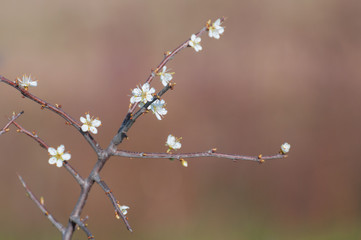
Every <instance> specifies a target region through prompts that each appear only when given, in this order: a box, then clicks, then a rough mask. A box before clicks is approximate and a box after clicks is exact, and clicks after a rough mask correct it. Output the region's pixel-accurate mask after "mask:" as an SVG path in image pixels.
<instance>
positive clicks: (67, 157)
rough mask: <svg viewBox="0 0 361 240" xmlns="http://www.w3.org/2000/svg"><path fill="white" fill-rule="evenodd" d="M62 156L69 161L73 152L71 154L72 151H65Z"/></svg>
mask: <svg viewBox="0 0 361 240" xmlns="http://www.w3.org/2000/svg"><path fill="white" fill-rule="evenodd" d="M62 158H63V160H65V161H69V160H70V158H71V154H70V153H64V154H63V155H62Z"/></svg>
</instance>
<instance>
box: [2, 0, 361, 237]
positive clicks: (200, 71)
mask: <svg viewBox="0 0 361 240" xmlns="http://www.w3.org/2000/svg"><path fill="white" fill-rule="evenodd" d="M360 13H361V2H360V1H342V0H318V1H311V0H306V1H293V0H271V1H266V0H260V1H246V0H240V1H232V0H225V1H215V0H209V1H197V0H195V1H181V0H176V1H161V0H155V1H118V0H106V1H95V0H87V1H85V0H78V1H70V0H63V1H59V0H55V1H45V0H32V1H24V0H19V1H10V0H4V1H2V2H1V15H0V32H1V38H0V74H1V75H4V76H5V77H7V78H9V79H16V77H18V76H21V75H22V74H24V73H27V74H30V73H31V74H32V76H34V77H35V78H36V79H38V80H39V84H38V87H37V88H31V89H30V91H31V92H33V93H34V94H36V95H37V96H39V97H40V98H43V99H46V100H48V101H49V102H51V103H54V104H55V103H58V104H61V105H62V106H63V109H64V110H65V111H66V112H67V113H69V114H70V115H72V116H73V117H74V118H76V119H78V118H79V117H80V116H82V115H84V113H85V112H87V111H90V113H91V114H92V115H95V116H98V117H99V118H100V119H101V121H102V123H103V126H102V127H100V128H99V134H98V135H97V136H96V139H97V140H98V142H99V143H100V144H101V145H102V146H103V147H105V146H107V144H108V143H109V141H110V140H111V138H112V136H113V135H114V133H115V132H116V131H117V130H118V128H119V126H120V124H121V121H122V119H123V117H124V116H125V113H126V111H127V110H128V105H129V96H130V94H131V91H130V89H133V88H134V87H135V86H136V85H138V84H141V83H142V82H144V81H145V79H146V78H147V76H148V74H149V73H150V70H151V68H155V67H156V65H157V64H158V63H159V62H160V61H161V60H162V57H163V53H164V52H166V51H168V50H172V49H174V48H175V47H176V46H178V45H179V44H180V43H182V42H184V41H185V40H186V39H187V38H189V37H190V36H191V34H192V33H195V32H197V31H199V30H200V29H201V28H202V27H203V25H204V24H205V23H206V21H207V20H208V19H212V20H215V19H217V18H218V17H221V16H225V17H226V18H227V20H226V22H225V24H224V25H225V26H226V30H225V33H224V35H223V36H222V37H221V39H220V40H214V39H209V38H208V37H207V36H206V35H204V37H203V38H202V46H203V50H202V51H201V52H199V53H196V52H194V51H193V50H192V49H186V50H185V51H183V52H182V53H180V54H178V55H177V56H176V57H175V59H174V60H173V61H171V62H170V63H169V64H168V65H167V66H168V68H171V69H172V71H174V72H175V75H174V81H175V82H176V83H177V85H176V88H175V90H174V91H172V92H170V93H169V94H167V95H166V96H165V101H166V102H167V108H168V114H167V116H166V117H165V118H164V119H163V120H162V121H158V120H157V119H156V118H155V117H154V116H153V115H152V114H147V115H145V116H144V117H142V119H139V121H137V123H136V124H135V125H134V127H133V128H132V129H131V131H130V132H129V137H130V138H129V140H127V141H126V142H124V143H123V144H122V146H120V147H121V148H122V149H126V150H134V151H151V152H164V151H166V148H165V147H164V143H165V141H166V138H167V136H168V134H170V133H172V134H174V135H175V136H179V137H180V136H182V137H183V139H182V145H183V147H182V150H181V152H194V151H204V150H208V149H211V148H213V147H217V148H218V151H219V152H228V153H239V154H244V155H258V154H259V153H262V154H264V155H268V154H274V153H276V152H277V151H278V150H279V147H280V145H281V144H282V143H283V142H285V141H287V142H289V143H290V144H291V152H290V156H289V157H288V158H287V159H285V160H274V161H269V162H266V163H265V164H262V165H258V164H255V163H250V162H232V161H228V160H222V159H191V160H189V161H188V162H189V167H188V168H187V169H186V168H183V167H182V166H181V165H180V164H179V163H178V162H176V161H173V162H171V161H168V160H150V159H143V160H141V159H132V160H129V159H113V160H111V161H110V162H109V163H108V164H107V166H106V167H105V168H104V170H103V171H102V174H101V176H102V178H103V179H104V180H105V181H106V182H107V184H108V185H109V186H110V187H111V188H112V190H113V193H114V194H115V196H116V197H117V198H118V199H119V200H120V202H121V204H125V205H128V206H130V207H131V209H130V211H129V215H128V217H129V221H130V223H131V225H132V226H133V228H134V229H135V232H134V233H128V232H127V231H126V229H125V227H124V226H123V224H122V223H121V222H119V221H117V220H116V219H115V217H114V215H113V214H114V210H113V209H112V206H111V205H110V203H109V201H108V199H107V198H106V196H105V195H104V193H103V192H102V190H100V189H99V187H98V186H95V187H94V189H93V190H92V192H91V194H90V196H89V200H88V204H87V206H86V208H85V209H84V211H83V217H85V216H87V215H88V216H89V220H88V224H89V228H90V229H91V230H92V233H93V234H94V235H95V237H96V238H99V239H119V238H123V239H147V240H151V239H169V238H172V239H175V240H177V239H190V240H191V239H198V240H201V239H207V240H209V239H247V240H249V239H251V240H252V239H255V240H256V239H257V240H261V239H264V240H272V239H275V240H283V239H293V240H301V239H302V240H303V239H305V240H306V239H307V240H313V239H314V240H323V239H325V240H333V239H335V240H336V239H360V238H361V234H360V230H359V229H360V224H361V214H360V212H361V211H360V210H361V209H360V208H361V205H360V200H361V190H360V189H361V178H360V169H361V161H360V157H359V156H360V155H361V148H360V142H361V128H360V122H361V111H360V102H361V94H360V89H361V81H360V77H361V68H360V63H361V31H360V29H361V14H360ZM153 86H154V87H155V88H156V89H159V88H160V87H161V85H160V82H157V81H154V82H153ZM0 96H1V98H0V113H1V118H0V125H3V124H5V123H6V119H7V118H6V117H7V116H9V115H11V113H12V112H13V111H16V112H19V111H21V110H25V114H24V115H23V116H22V117H21V118H20V119H19V121H18V122H19V123H20V124H22V125H23V126H24V127H25V128H27V129H29V130H35V131H36V132H37V133H38V134H39V136H40V137H41V138H42V139H44V140H45V141H46V142H47V143H48V144H49V145H50V146H54V147H57V146H59V145H60V144H64V145H65V147H66V149H67V150H70V151H71V154H72V159H71V163H72V165H73V166H74V167H75V168H76V169H78V171H79V172H80V173H81V175H82V176H86V175H87V174H88V173H89V171H90V169H91V166H92V164H93V163H94V162H95V160H96V159H95V157H96V156H95V154H93V153H92V152H91V149H90V148H89V146H87V144H86V143H85V142H84V141H83V139H82V137H81V136H80V135H79V134H78V133H77V132H75V131H74V129H72V128H71V127H68V126H66V125H65V124H64V121H63V120H62V119H60V118H59V117H58V116H56V115H54V114H52V113H50V112H48V111H42V110H40V106H38V105H36V104H34V103H33V102H31V101H29V100H27V99H23V98H21V96H20V95H19V93H18V92H16V91H15V90H13V89H12V88H9V87H8V86H6V85H4V84H2V85H0ZM0 146H1V147H0V151H1V158H0V178H1V181H0V191H1V193H2V194H1V196H2V197H1V198H0V206H1V218H0V239H6V240H12V239H14V240H16V239H24V238H27V239H38V240H40V239H59V238H60V235H59V234H58V233H57V231H56V229H55V228H54V227H53V226H51V224H50V223H49V221H48V220H47V219H46V218H45V217H44V216H43V215H42V214H41V213H40V211H39V210H38V209H37V208H36V206H35V204H34V203H33V202H31V201H30V200H29V199H28V198H26V196H25V193H24V190H23V189H22V187H21V185H20V183H19V181H18V179H17V176H16V173H18V174H21V175H22V176H23V178H24V180H25V181H26V182H27V184H28V186H29V187H30V188H31V189H32V190H33V192H34V194H36V195H37V196H39V197H40V196H44V198H45V204H46V206H47V208H48V209H49V211H50V212H51V213H52V214H53V215H54V217H55V218H56V219H58V220H59V221H60V222H62V223H63V224H66V223H67V217H68V215H69V213H70V212H71V211H72V208H73V206H74V204H75V202H76V200H77V197H78V194H79V188H78V187H77V186H76V185H75V184H74V181H73V179H72V178H71V177H70V176H69V175H68V174H67V172H66V171H64V169H58V168H56V167H54V166H50V165H49V164H48V163H47V160H48V155H47V153H46V152H45V151H44V150H43V149H41V148H39V147H38V145H37V144H36V143H35V142H34V141H32V140H31V139H29V138H27V137H25V136H23V135H19V134H17V133H16V132H15V129H14V128H12V129H11V131H10V132H9V133H7V134H6V135H2V136H1V137H0ZM84 238H85V235H84V234H83V233H82V232H80V231H78V232H77V233H76V235H75V237H74V239H84Z"/></svg>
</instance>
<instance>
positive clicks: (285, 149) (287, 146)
mask: <svg viewBox="0 0 361 240" xmlns="http://www.w3.org/2000/svg"><path fill="white" fill-rule="evenodd" d="M290 148H291V145H290V144H288V143H284V144H282V145H281V152H282V154H286V153H288V152H289V151H290Z"/></svg>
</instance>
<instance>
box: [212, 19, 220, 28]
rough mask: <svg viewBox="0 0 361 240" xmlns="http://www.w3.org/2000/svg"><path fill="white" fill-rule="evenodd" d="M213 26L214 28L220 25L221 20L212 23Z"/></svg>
mask: <svg viewBox="0 0 361 240" xmlns="http://www.w3.org/2000/svg"><path fill="white" fill-rule="evenodd" d="M213 25H215V26H219V25H221V19H219V18H218V19H217V20H216V21H215V22H214V23H213Z"/></svg>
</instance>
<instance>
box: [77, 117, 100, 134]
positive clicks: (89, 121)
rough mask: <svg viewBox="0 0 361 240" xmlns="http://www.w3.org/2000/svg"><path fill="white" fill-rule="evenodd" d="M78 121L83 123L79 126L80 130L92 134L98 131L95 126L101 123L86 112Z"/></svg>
mask: <svg viewBox="0 0 361 240" xmlns="http://www.w3.org/2000/svg"><path fill="white" fill-rule="evenodd" d="M80 121H81V122H82V123H83V125H82V126H81V130H82V131H83V132H87V131H90V132H92V133H94V134H97V133H98V129H96V128H97V127H99V126H100V125H101V124H102V122H101V121H100V120H99V119H97V118H95V119H94V117H90V115H89V113H86V115H85V117H80Z"/></svg>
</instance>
